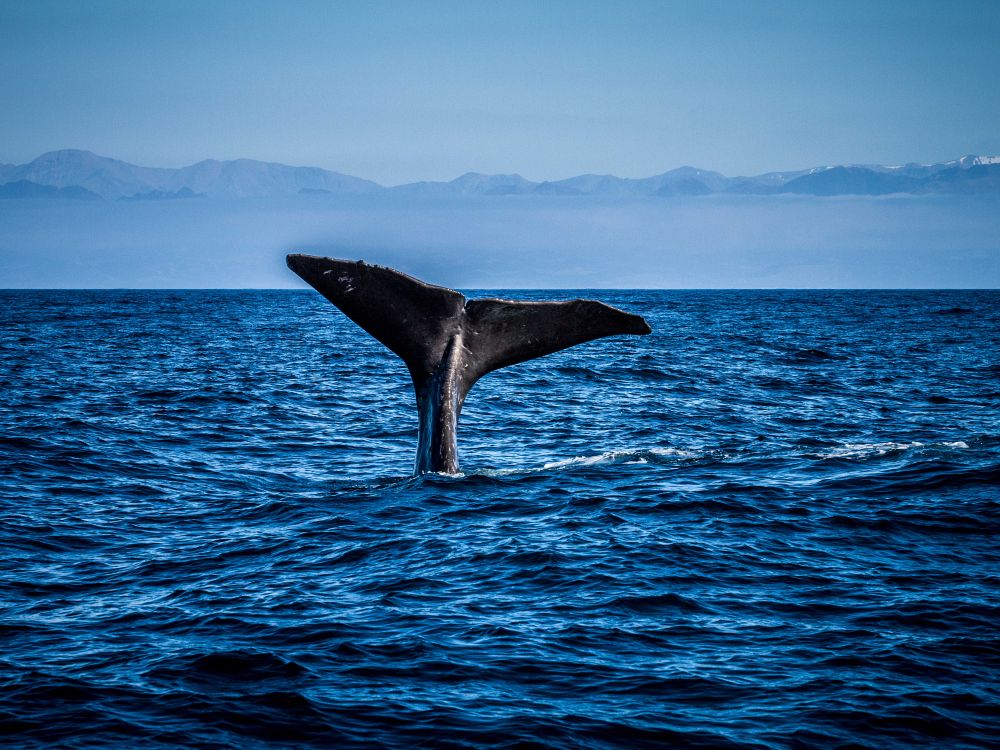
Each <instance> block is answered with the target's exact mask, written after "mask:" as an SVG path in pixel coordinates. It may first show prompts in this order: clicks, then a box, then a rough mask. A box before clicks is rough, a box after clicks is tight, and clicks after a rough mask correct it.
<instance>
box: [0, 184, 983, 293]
mask: <svg viewBox="0 0 1000 750" xmlns="http://www.w3.org/2000/svg"><path fill="white" fill-rule="evenodd" d="M287 252H307V253H315V254H321V255H331V256H337V257H344V258H354V259H364V260H366V261H369V262H372V263H380V264H385V265H390V266H393V267H395V268H399V269H401V270H404V271H406V272H408V273H411V274H413V275H415V276H418V277H420V278H423V279H426V280H428V281H431V282H433V283H438V284H443V285H447V286H452V287H457V288H487V289H488V288H493V289H497V288H539V287H543V288H544V287H548V288H602V287H603V288H610V287H620V288H702V289H705V288H984V287H986V288H995V287H998V286H1000V195H993V194H990V195H976V196H940V195H937V196H935V195H922V196H915V195H905V196H889V197H870V196H864V197H861V196H840V197H833V198H831V197H815V196H801V195H794V196H791V195H781V196H773V195H772V196H756V195H747V196H734V195H705V196H698V197H676V198H673V199H672V200H670V201H663V200H657V199H650V198H639V199H608V198H606V197H600V198H597V197H580V196H573V197H565V198H563V197H554V196H545V197H540V196H505V197H502V198H499V199H498V198H497V197H495V196H489V197H483V196H461V197H445V198H442V197H433V196H430V197H413V196H406V197H403V196H392V195H384V194H379V195H351V196H345V195H326V194H320V195H299V196H288V197H269V198H256V199H238V200H236V199H213V198H205V199H199V200H188V201H148V202H134V203H127V202H105V201H94V202H89V201H83V202H76V201H51V200H18V201H7V202H5V203H4V204H3V205H2V206H0V287H4V288H109V287H132V288H247V287H249V288H295V287H299V286H302V284H301V282H300V281H299V280H298V278H297V277H296V276H295V275H294V274H292V273H291V272H290V271H288V270H287V269H286V268H285V264H284V255H285V253H287Z"/></svg>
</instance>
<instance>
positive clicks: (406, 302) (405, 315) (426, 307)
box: [287, 254, 651, 471]
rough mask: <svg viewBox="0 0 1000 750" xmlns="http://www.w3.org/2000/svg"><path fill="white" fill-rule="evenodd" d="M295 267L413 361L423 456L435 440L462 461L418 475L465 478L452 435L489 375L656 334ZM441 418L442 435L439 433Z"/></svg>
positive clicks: (560, 312)
mask: <svg viewBox="0 0 1000 750" xmlns="http://www.w3.org/2000/svg"><path fill="white" fill-rule="evenodd" d="M287 262H288V267H289V268H291V269H292V270H293V271H294V272H295V273H297V274H298V275H299V276H300V277H302V279H304V280H305V281H306V282H307V283H308V284H310V285H311V286H312V287H313V288H315V289H316V291H318V292H319V293H320V294H322V295H323V296H324V297H326V298H327V299H328V300H329V301H330V302H332V303H333V304H334V305H336V306H337V307H338V308H339V309H340V310H341V312H343V313H344V314H345V315H346V316H347V317H348V318H350V319H351V320H353V321H354V322H355V323H357V324H358V325H359V326H361V328H363V329H364V330H365V331H367V332H368V333H369V334H371V335H372V336H373V337H374V338H376V339H378V340H379V341H380V342H382V343H383V344H384V345H385V346H386V347H388V348H389V349H390V350H391V351H392V352H394V353H395V354H396V355H398V356H399V357H400V358H401V359H402V360H403V362H405V363H406V366H407V368H408V369H409V371H410V376H411V377H412V378H413V385H414V389H415V390H416V393H417V402H418V406H419V408H420V411H421V420H420V429H421V452H422V451H423V446H424V443H425V442H427V443H428V445H429V447H430V450H431V452H432V453H434V452H439V453H440V452H442V451H443V453H445V454H447V453H449V451H448V446H447V445H445V446H444V447H443V448H442V447H441V446H439V445H438V443H439V442H442V443H448V442H449V441H450V443H451V446H450V448H451V452H452V453H454V455H453V456H451V457H448V458H444V459H441V460H438V459H436V458H434V457H433V456H432V457H431V458H430V459H428V460H426V461H423V462H422V459H421V455H420V453H418V457H417V470H418V471H425V470H426V471H441V470H443V471H457V470H458V462H457V461H458V460H457V451H455V449H454V435H453V433H454V429H455V426H456V423H457V419H458V413H459V412H460V411H461V407H462V402H463V401H464V399H465V396H466V394H467V393H468V392H469V389H470V388H472V386H473V384H475V382H476V381H477V380H479V378H481V377H482V376H483V375H486V374H487V373H490V372H493V371H494V370H498V369H500V368H501V367H507V366H508V365H513V364H517V363H518V362H524V361H526V360H529V359H534V358H536V357H542V356H544V355H546V354H551V353H552V352H557V351H559V350H560V349H566V348H567V347H570V346H574V345H576V344H582V343H583V342H585V341H591V340H593V339H597V338H601V337H603V336H614V335H618V334H637V335H644V334H647V333H650V330H651V329H650V327H649V325H648V324H647V323H646V321H645V320H643V319H642V318H641V317H640V316H638V315H631V314H629V313H626V312H623V311H621V310H617V309H615V308H613V307H610V306H608V305H605V304H604V303H602V302H596V301H593V300H579V299H578V300H572V301H568V302H516V301H508V300H500V299H476V300H466V298H465V297H463V296H462V295H461V294H459V293H458V292H456V291H454V290H452V289H447V288H445V287H440V286H433V285H431V284H425V283H424V282H422V281H420V280H418V279H415V278H413V277H412V276H407V275H406V274H404V273H401V272H399V271H396V270H393V269H391V268H385V267H383V266H375V265H370V264H367V263H364V262H363V261H348V260H337V259H334V258H323V257H319V256H315V255H300V254H292V255H289V256H288V257H287ZM428 420H430V423H429V424H426V425H425V423H427V422H428ZM441 420H443V421H444V423H445V425H444V427H443V428H442V427H440V425H439V426H434V425H435V424H437V423H438V422H440V421H441ZM449 425H450V430H451V433H452V434H451V435H450V436H449V435H448V434H444V436H443V439H442V440H441V441H438V440H436V439H435V437H434V435H435V433H437V432H441V431H442V430H443V432H444V433H448V431H449ZM425 430H426V431H427V432H428V434H427V435H426V436H425V435H424V432H425ZM425 437H426V438H427V440H426V441H425V439H424V438H425ZM439 458H440V457H439ZM442 463H443V466H442V465H440V464H442ZM428 467H430V468H428Z"/></svg>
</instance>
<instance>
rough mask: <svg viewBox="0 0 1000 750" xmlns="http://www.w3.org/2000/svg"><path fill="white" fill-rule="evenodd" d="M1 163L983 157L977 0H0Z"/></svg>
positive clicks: (999, 117) (451, 173) (363, 169)
mask: <svg viewBox="0 0 1000 750" xmlns="http://www.w3.org/2000/svg"><path fill="white" fill-rule="evenodd" d="M0 38H2V40H3V41H2V44H0V68H2V70H3V74H2V75H0V106H2V109H3V112H4V114H3V117H2V118H0V161H3V162H18V163H19V162H23V161H27V160H30V159H32V158H34V157H35V156H37V155H38V154H40V153H42V152H44V151H48V150H52V149H58V148H67V147H74V148H85V149H89V150H92V151H96V152H98V153H101V154H104V155H107V156H114V157H118V158H122V159H125V160H127V161H132V162H136V163H140V164H147V165H154V166H181V165H184V164H188V163H191V162H194V161H197V160H200V159H203V158H209V157H212V158H222V159H226V158H236V157H251V158H258V159H265V160H273V161H281V162H285V163H292V164H310V165H312V164H315V165H319V166H323V167H327V168H330V169H335V170H338V171H342V172H346V173H349V174H356V175H359V176H362V177H368V178H371V179H375V180H377V181H379V182H382V183H383V184H395V183H400V182H407V181H412V180H417V179H450V178H453V177H455V176H457V175H458V174H461V173H462V172H465V171H469V170H475V171H482V172H520V173H521V174H523V175H525V176H526V177H529V178H532V179H558V178H562V177H567V176H570V175H574V174H579V173H582V172H598V173H605V172H610V173H614V174H618V175H621V176H627V177H640V176H646V175H650V174H655V173H659V172H663V171H665V170H667V169H670V168H673V167H677V166H680V165H683V164H692V165H696V166H700V167H705V168H708V169H716V170H719V171H722V172H724V173H726V174H729V175H735V174H747V173H758V172H762V171H766V170H772V169H775V170H777V169H792V168H801V167H807V166H815V165H819V164H827V163H844V162H881V163H898V162H905V161H909V160H914V161H940V160H946V159H950V158H954V157H957V156H960V155H962V154H965V153H980V154H983V153H994V154H995V153H1000V85H998V84H997V79H998V74H1000V42H998V40H1000V2H995V1H994V0H987V1H986V2H958V3H956V2H916V1H913V0H911V1H907V2H888V1H886V0H880V1H879V2H871V0H866V1H865V2H836V3H830V2H805V1H804V0H800V1H798V2H777V1H776V2H735V1H731V2H684V3H679V2H678V3H671V2H620V1H619V2H604V3H592V2H555V1H550V2H545V3H539V2H510V1H507V2H503V3H485V2H482V3H469V2H454V3H448V2H435V3H417V2H412V3H411V2H397V3H391V2H366V3H360V2H280V3H279V2H250V1H248V0H241V1H240V2H205V0H200V1H199V2H162V3H152V2H82V1H81V2H68V1H67V2H45V1H40V0H31V2H25V1H23V0H16V1H12V0H0Z"/></svg>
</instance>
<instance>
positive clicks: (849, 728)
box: [0, 291, 1000, 748]
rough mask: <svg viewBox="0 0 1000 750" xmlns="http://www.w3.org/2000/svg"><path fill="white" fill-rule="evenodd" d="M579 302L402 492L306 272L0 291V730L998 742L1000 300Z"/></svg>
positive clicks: (817, 296) (772, 296) (585, 740)
mask: <svg viewBox="0 0 1000 750" xmlns="http://www.w3.org/2000/svg"><path fill="white" fill-rule="evenodd" d="M478 294H481V293H477V295H478ZM577 295H582V296H591V297H593V296H596V297H598V298H600V299H603V300H604V301H606V302H609V303H611V304H614V305H617V306H620V307H622V308H624V309H627V310H629V311H632V312H637V313H640V314H642V315H643V316H645V317H646V319H647V320H648V321H649V322H650V324H651V325H652V327H653V331H654V332H653V334H652V335H650V336H646V337H643V338H634V337H621V338H615V339H606V340H601V341H596V342H591V343H589V344H586V345H583V346H579V347H575V348H573V349H570V350H567V351H564V352H560V353H558V354H556V355H552V356H550V357H546V358H544V359H541V360H536V361H533V362H530V363H525V364H522V365H518V366H516V367H513V368H510V369H507V370H503V371H500V372H497V373H494V374H491V375H489V376H487V377H486V378H485V379H484V380H482V381H481V382H480V383H479V384H477V385H476V386H475V388H474V389H473V391H472V392H471V394H470V396H469V398H468V400H467V402H466V406H465V411H464V414H463V416H462V421H461V425H460V432H459V449H460V455H461V459H462V462H463V469H464V472H465V473H464V474H462V475H460V476H456V477H444V476H424V477H419V478H411V477H409V471H410V468H411V463H412V456H413V450H414V447H415V438H416V417H415V413H414V412H415V410H414V408H413V397H412V393H411V391H410V385H409V382H408V377H407V374H406V372H405V368H404V367H403V365H402V364H401V363H400V362H399V361H398V360H397V359H395V358H394V357H393V356H392V355H391V354H389V353H388V352H387V351H386V350H384V349H383V348H382V347H381V345H379V344H378V343H377V342H375V341H374V340H372V339H370V338H368V337H367V336H366V335H365V334H364V333H362V332H361V331H360V330H359V329H357V328H356V327H355V326H354V325H353V324H351V323H350V322H349V321H347V320H346V318H344V317H343V316H342V315H340V313H338V312H337V311H336V310H335V309H334V308H333V307H332V306H330V305H329V304H328V303H326V302H325V301H324V300H322V299H321V298H320V297H319V296H318V295H316V294H315V293H313V292H277V291H275V292H252V291H232V292H218V291H205V292H172V291H142V292H136V291H100V292H85V291H51V292H31V291H25V292H3V293H0V351H2V356H0V427H2V429H0V477H2V481H0V505H2V507H3V508H4V512H3V514H2V515H0V546H2V548H3V549H4V550H5V552H4V555H3V563H2V564H3V567H4V575H3V576H0V632H2V634H3V643H4V653H3V655H2V656H0V680H2V684H3V691H2V692H0V721H2V726H3V728H4V730H5V731H6V732H8V733H10V734H12V737H13V742H14V743H15V744H16V746H19V747H50V746H55V745H58V746H60V747H93V746H130V747H176V746H199V747H223V746H227V747H228V746H232V747H246V748H252V747H271V746H275V745H279V746H287V745H294V746H297V747H320V746H338V747H354V746H358V747H360V746H366V747H370V746H387V747H398V746H413V745H418V744H433V745H434V746H449V747H515V746H519V747H523V746H527V745H531V744H535V745H536V746H546V747H565V748H571V747H573V748H575V747H593V748H599V747H622V746H629V747H637V746H644V745H645V746H651V745H657V746H673V747H746V748H751V747H753V748H761V747H764V748H788V747H832V746H841V745H843V746H847V745H850V746H855V747H857V746H863V747H879V748H912V747H928V746H932V747H942V746H948V747H986V746H989V744H990V743H991V742H992V741H993V740H995V738H996V737H997V731H998V726H997V715H996V708H995V707H996V705H997V702H998V698H1000V695H998V689H997V685H998V684H1000V681H998V677H1000V675H998V670H997V664H998V656H1000V642H998V639H997V631H996V622H997V620H998V618H1000V611H998V607H997V604H996V591H997V584H998V578H997V570H998V567H997V564H998V561H1000V560H998V558H1000V554H998V552H997V547H996V534H997V531H998V528H997V518H998V517H1000V516H998V513H997V511H998V504H997V494H996V487H997V485H998V480H1000V417H998V414H1000V411H998V409H997V406H998V398H1000V359H998V357H997V352H998V351H1000V294H998V293H997V292H762V291H753V292H741V291H729V292H694V291H692V292H647V291H618V292H601V291H590V292H567V293H565V294H563V293H560V294H554V293H551V292H549V293H545V294H540V293H531V292H524V293H514V292H510V291H505V292H503V296H506V297H511V296H518V297H529V298H532V297H533V298H552V297H571V296H577Z"/></svg>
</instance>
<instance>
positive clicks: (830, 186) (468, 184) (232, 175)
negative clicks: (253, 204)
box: [0, 149, 1000, 201]
mask: <svg viewBox="0 0 1000 750" xmlns="http://www.w3.org/2000/svg"><path fill="white" fill-rule="evenodd" d="M325 193H330V194H341V195H343V194H353V195H358V194H392V195H409V196H420V195H427V196H455V195H459V196H460V195H466V196H467V195H496V196H499V195H528V194H534V195H557V196H558V195H564V196H570V195H602V196H618V197H628V196H636V197H638V196H697V195H708V194H712V193H737V194H752V195H768V194H779V193H799V194H808V195H818V196H835V195H888V194H893V193H915V194H927V193H950V194H972V193H1000V157H997V156H972V155H970V156H964V157H962V158H960V159H955V160H953V161H948V162H940V163H936V164H906V165H902V166H885V165H877V164H862V165H857V164H851V165H837V166H824V167H814V168H812V169H804V170H799V171H792V172H768V173H766V174H761V175H756V176H753V177H726V176H725V175H722V174H720V173H718V172H711V171H708V170H704V169H697V168H694V167H680V168H679V169H673V170H671V171H669V172H664V173H663V174H659V175H655V176H653V177H646V178H643V179H629V178H624V177H616V176H614V175H594V174H584V175H579V176H577V177H570V178H568V179H564V180H556V181H545V182H533V181H531V180H527V179H525V178H524V177H521V176H520V175H517V174H492V175H490V174H479V173H476V172H469V173H467V174H464V175H462V176H461V177H458V178H456V179H454V180H451V181H450V182H414V183H410V184H406V185H397V186H394V187H385V186H382V185H379V184H378V183H375V182H372V181H371V180H365V179H362V178H360V177H352V176H350V175H345V174H340V173H339V172H331V171H329V170H326V169H321V168H319V167H291V166H287V165H285V164H275V163H270V162H262V161H255V160H252V159H235V160H232V161H217V160H215V159H207V160H205V161H200V162H198V163H197V164H192V165H190V166H188V167H183V168H180V169H166V168H162V167H141V166H137V165H135V164H129V163H128V162H124V161H119V160H117V159H111V158H108V157H104V156H98V155H97V154H93V153H91V152H89V151H81V150H77V149H65V150H61V151H50V152H48V153H45V154H42V155H41V156H39V157H38V158H37V159H34V160H33V161H30V162H28V163H27V164H0V198H8V199H16V198H50V199H64V200H65V199H77V200H81V199H89V200H99V199H104V200H131V201H140V200H175V199H191V198H199V197H205V196H207V197H213V198H251V197H266V196H279V195H297V194H301V195H309V194H325Z"/></svg>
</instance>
